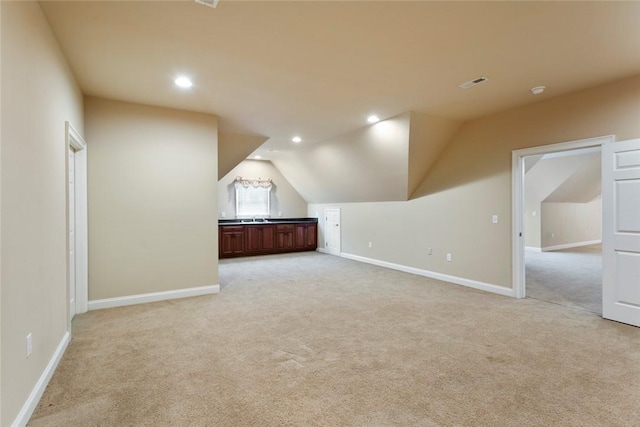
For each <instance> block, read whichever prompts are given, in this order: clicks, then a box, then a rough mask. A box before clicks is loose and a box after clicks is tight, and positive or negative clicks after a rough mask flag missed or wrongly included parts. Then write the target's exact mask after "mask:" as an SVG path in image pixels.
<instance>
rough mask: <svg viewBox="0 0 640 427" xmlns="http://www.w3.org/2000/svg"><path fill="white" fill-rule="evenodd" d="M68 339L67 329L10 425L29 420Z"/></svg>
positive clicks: (69, 339) (69, 337)
mask: <svg viewBox="0 0 640 427" xmlns="http://www.w3.org/2000/svg"><path fill="white" fill-rule="evenodd" d="M69 341H71V335H70V334H69V331H67V332H65V333H64V336H63V337H62V340H60V343H59V344H58V348H56V351H55V352H54V353H53V356H51V359H50V360H49V363H48V364H47V367H46V368H45V370H44V372H42V375H40V378H39V379H38V382H37V383H36V385H35V386H34V387H33V390H31V394H29V397H28V398H27V401H26V402H25V403H24V405H22V409H21V410H20V412H19V413H18V416H17V417H16V419H15V420H14V421H13V423H12V424H11V426H12V427H24V426H26V425H27V423H28V422H29V419H30V418H31V415H33V411H35V410H36V407H37V406H38V403H39V402H40V399H41V398H42V395H43V394H44V390H45V389H46V388H47V385H48V384H49V381H50V380H51V377H52V376H53V373H54V372H55V370H56V368H57V367H58V363H60V360H61V359H62V356H63V355H64V352H65V351H66V350H67V347H68V346H69Z"/></svg>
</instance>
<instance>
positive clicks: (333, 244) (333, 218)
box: [324, 209, 340, 255]
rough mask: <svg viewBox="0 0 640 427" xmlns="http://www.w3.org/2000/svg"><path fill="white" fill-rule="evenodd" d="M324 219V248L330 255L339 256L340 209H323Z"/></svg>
mask: <svg viewBox="0 0 640 427" xmlns="http://www.w3.org/2000/svg"><path fill="white" fill-rule="evenodd" d="M324 218H325V223H324V248H325V249H326V251H327V252H328V253H330V254H331V255H340V209H325V211H324Z"/></svg>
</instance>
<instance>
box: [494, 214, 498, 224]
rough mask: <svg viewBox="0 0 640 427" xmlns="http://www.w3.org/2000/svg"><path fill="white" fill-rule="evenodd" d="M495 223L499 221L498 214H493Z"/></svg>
mask: <svg viewBox="0 0 640 427" xmlns="http://www.w3.org/2000/svg"><path fill="white" fill-rule="evenodd" d="M493 223H494V224H497V223H498V215H494V216H493Z"/></svg>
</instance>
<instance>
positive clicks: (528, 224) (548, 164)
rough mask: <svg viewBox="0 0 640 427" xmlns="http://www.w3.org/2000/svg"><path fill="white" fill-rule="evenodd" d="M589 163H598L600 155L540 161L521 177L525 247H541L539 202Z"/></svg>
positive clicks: (540, 211) (540, 209)
mask: <svg viewBox="0 0 640 427" xmlns="http://www.w3.org/2000/svg"><path fill="white" fill-rule="evenodd" d="M592 159H595V160H596V161H599V159H600V153H592V154H589V155H580V156H564V157H555V158H551V159H541V160H539V161H538V162H537V163H536V164H535V165H534V166H533V167H532V168H531V169H530V170H529V171H528V172H527V173H526V174H525V180H524V230H525V246H528V247H532V248H540V247H541V245H542V226H541V224H542V208H541V205H542V202H543V201H544V200H545V199H546V198H547V197H548V196H549V195H551V194H552V193H554V192H555V191H556V190H557V189H558V188H559V187H561V186H562V184H563V183H564V182H566V181H567V180H569V179H570V178H571V177H573V176H574V175H575V174H576V172H578V171H580V170H581V168H582V167H583V166H584V165H585V164H587V163H590V162H591V160H592ZM598 172H599V171H598ZM592 198H593V195H591V197H590V199H592ZM562 201H563V202H564V201H565V200H562Z"/></svg>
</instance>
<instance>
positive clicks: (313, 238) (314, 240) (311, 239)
mask: <svg viewBox="0 0 640 427" xmlns="http://www.w3.org/2000/svg"><path fill="white" fill-rule="evenodd" d="M317 247H318V225H317V224H309V225H307V249H311V250H314V251H315V250H316V248H317Z"/></svg>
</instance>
